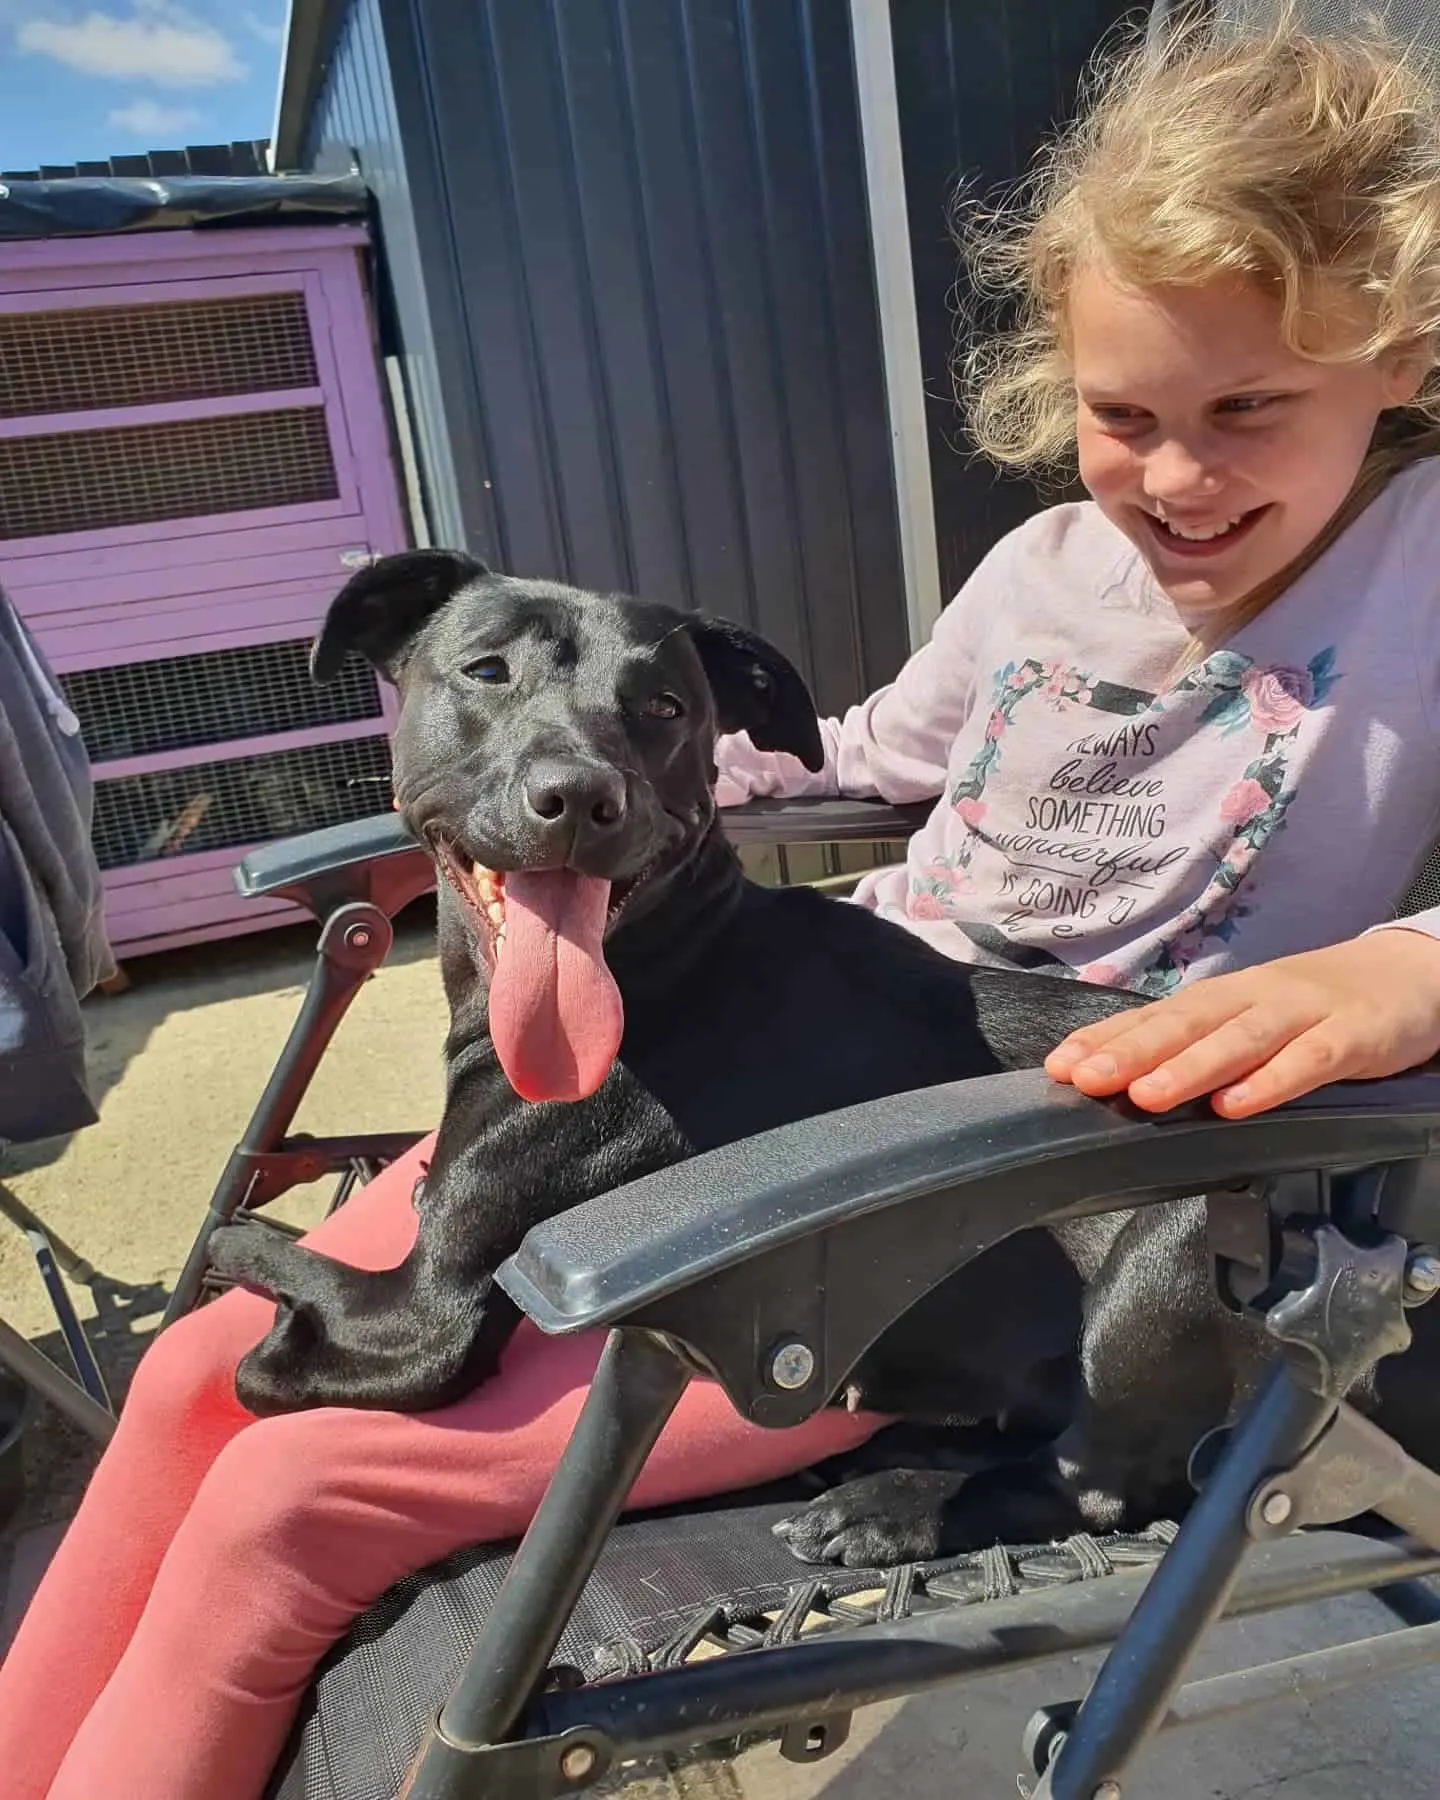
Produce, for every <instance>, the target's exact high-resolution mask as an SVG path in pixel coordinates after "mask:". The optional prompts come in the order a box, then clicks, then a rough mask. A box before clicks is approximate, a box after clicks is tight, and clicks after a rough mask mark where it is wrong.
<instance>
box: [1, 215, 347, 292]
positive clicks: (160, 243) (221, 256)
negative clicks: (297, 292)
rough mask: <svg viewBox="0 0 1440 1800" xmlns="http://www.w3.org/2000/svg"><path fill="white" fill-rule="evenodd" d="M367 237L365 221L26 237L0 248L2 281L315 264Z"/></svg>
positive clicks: (151, 276) (2, 282)
mask: <svg viewBox="0 0 1440 1800" xmlns="http://www.w3.org/2000/svg"><path fill="white" fill-rule="evenodd" d="M369 241H370V234H369V232H368V231H367V230H366V229H365V227H364V226H363V225H298V226H285V225H281V226H271V227H269V228H266V227H263V226H262V227H260V228H258V229H256V230H250V229H247V228H244V227H241V228H239V229H237V230H234V231H226V232H224V233H223V234H220V233H216V232H201V231H166V232H158V231H157V232H147V233H145V234H144V236H143V237H140V236H134V235H129V234H123V233H122V234H121V235H119V236H117V237H93V238H26V239H23V240H20V241H18V242H13V241H12V242H10V243H7V244H6V245H5V246H4V249H3V253H0V285H6V286H8V277H9V276H10V275H11V274H20V273H25V272H28V271H33V270H37V269H40V270H53V269H73V270H76V271H81V270H83V271H84V273H85V275H86V277H87V278H88V277H89V276H90V274H91V272H92V271H94V270H98V269H104V268H115V267H117V266H119V267H122V268H123V267H124V266H125V265H126V264H130V265H132V266H133V267H136V268H143V269H145V270H147V271H148V272H149V275H150V278H151V279H153V278H154V274H155V271H156V270H157V269H159V268H162V267H168V268H171V269H173V268H174V267H175V266H177V265H181V264H185V263H195V264H198V265H199V266H200V267H202V268H203V269H204V270H205V272H206V273H207V274H213V273H214V272H215V265H216V263H217V262H221V261H227V260H228V261H237V262H238V261H243V262H244V263H248V264H249V266H250V267H251V268H252V269H253V268H254V259H255V258H257V257H263V258H265V259H266V260H268V259H269V258H270V257H272V256H274V257H278V258H281V259H283V260H284V261H286V262H287V263H293V262H294V259H295V258H296V257H300V258H303V259H307V260H304V261H302V262H301V263H300V265H299V266H301V267H308V268H313V267H314V266H315V262H314V258H315V257H316V256H317V255H318V254H322V253H325V252H329V251H334V250H338V249H346V248H351V247H355V246H358V245H361V244H367V243H369Z"/></svg>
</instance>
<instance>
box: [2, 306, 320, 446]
mask: <svg viewBox="0 0 1440 1800" xmlns="http://www.w3.org/2000/svg"><path fill="white" fill-rule="evenodd" d="M318 381H319V375H318V372H317V369H316V363H315V346H314V344H313V343H312V342H311V338H310V321H309V318H308V315H307V313H306V307H305V296H304V294H303V293H300V292H298V291H297V292H294V293H280V294H251V295H244V296H241V297H239V298H237V299H233V300H180V301H157V302H154V303H153V304H146V305H141V306H103V307H98V306H97V307H78V308H73V309H67V310H66V311H63V312H48V313H47V312H36V313H6V314H0V418H6V419H14V418H23V417H25V416H26V415H37V414H44V413H61V412H89V411H94V410H98V409H100V408H102V407H108V406H148V405H157V404H162V403H164V402H167V401H176V400H200V399H206V398H211V397H213V396H216V395H224V394H247V393H256V394H264V393H270V392H272V391H274V390H275V389H278V388H304V387H314V386H316V385H317V383H318Z"/></svg>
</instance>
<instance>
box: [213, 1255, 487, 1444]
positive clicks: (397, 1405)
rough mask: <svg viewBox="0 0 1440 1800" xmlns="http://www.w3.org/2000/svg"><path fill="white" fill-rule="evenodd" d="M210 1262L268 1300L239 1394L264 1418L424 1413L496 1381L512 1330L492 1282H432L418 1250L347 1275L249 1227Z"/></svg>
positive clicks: (239, 1374) (346, 1269) (244, 1362)
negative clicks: (325, 1411) (331, 1410)
mask: <svg viewBox="0 0 1440 1800" xmlns="http://www.w3.org/2000/svg"><path fill="white" fill-rule="evenodd" d="M210 1260H211V1265H212V1267H213V1268H215V1269H216V1271H217V1272H218V1273H220V1274H222V1275H225V1276H227V1277H228V1278H229V1279H231V1280H233V1281H236V1282H239V1283H241V1284H242V1285H243V1286H246V1287H250V1288H255V1289H258V1290H259V1291H260V1292H262V1293H264V1294H267V1295H269V1296H270V1297H271V1298H272V1299H273V1300H274V1301H275V1322H274V1324H273V1325H272V1326H271V1327H270V1330H269V1331H268V1332H267V1333H266V1335H265V1336H264V1337H263V1338H262V1339H261V1341H260V1342H259V1343H258V1344H257V1345H256V1346H255V1347H254V1349H253V1350H250V1351H249V1352H247V1354H246V1355H245V1356H244V1357H243V1358H242V1359H241V1361H240V1365H239V1367H238V1369H237V1370H236V1378H235V1391H236V1394H237V1396H238V1397H239V1399H240V1401H241V1404H242V1405H244V1406H245V1407H247V1408H248V1409H249V1410H250V1411H251V1412H253V1413H256V1414H260V1415H262V1416H263V1415H266V1414H272V1413H282V1412H299V1411H302V1410H304V1409H306V1408H310V1407H318V1406H352V1407H369V1408H376V1409H385V1410H389V1411H394V1412H425V1411H430V1410H432V1409H433V1408H435V1407H438V1406H444V1405H447V1404H448V1403H449V1402H451V1401H453V1400H456V1399H458V1398H460V1396H461V1395H462V1394H465V1393H467V1392H468V1391H469V1390H470V1389H471V1388H473V1387H476V1386H478V1385H479V1384H480V1383H481V1382H482V1381H484V1380H485V1379H486V1378H487V1376H489V1375H491V1374H493V1373H494V1370H495V1367H496V1365H497V1364H498V1361H499V1357H500V1352H501V1350H502V1349H503V1348H504V1346H505V1343H506V1342H507V1341H508V1339H509V1337H510V1335H511V1333H512V1332H513V1331H514V1329H515V1326H516V1324H517V1322H518V1314H517V1313H516V1311H515V1309H514V1307H513V1306H512V1305H511V1303H510V1301H509V1300H507V1299H506V1297H505V1296H504V1294H502V1293H501V1292H500V1291H499V1290H498V1289H497V1288H496V1287H495V1285H494V1283H493V1281H492V1280H491V1279H490V1277H489V1276H488V1275H483V1274H479V1275H476V1276H474V1277H473V1278H472V1279H470V1280H468V1281H465V1282H463V1283H455V1282H445V1283H437V1282H436V1281H434V1280H433V1279H432V1278H431V1274H430V1270H429V1268H428V1266H427V1263H426V1261H425V1258H424V1256H423V1255H422V1254H421V1253H420V1251H419V1247H418V1246H417V1249H416V1250H415V1251H412V1253H411V1255H410V1256H409V1257H407V1258H406V1260H405V1261H404V1262H403V1263H401V1264H400V1265H399V1267H398V1268H394V1269H379V1270H370V1269H354V1268H351V1267H350V1266H349V1265H348V1264H345V1263H340V1262H336V1261H334V1260H333V1259H332V1258H330V1257H328V1256H324V1255H322V1254H320V1253H319V1252H318V1251H315V1250H310V1249H307V1248H306V1246H305V1245H303V1244H297V1243H296V1242H295V1241H294V1240H293V1239H292V1238H289V1237H286V1236H285V1235H284V1234H283V1233H281V1232H277V1231H274V1230H272V1229H271V1228H270V1227H268V1226H265V1225H260V1224H257V1223H254V1222H246V1223H244V1224H240V1225H231V1226H227V1227H225V1228H224V1229H222V1230H220V1231H217V1232H216V1233H215V1235H214V1237H213V1238H212V1239H211V1256H210Z"/></svg>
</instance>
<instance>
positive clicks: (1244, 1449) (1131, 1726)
mask: <svg viewBox="0 0 1440 1800" xmlns="http://www.w3.org/2000/svg"><path fill="white" fill-rule="evenodd" d="M1335 1411H1336V1402H1335V1401H1334V1400H1333V1399H1331V1398H1328V1397H1326V1396H1323V1395H1320V1394H1316V1393H1313V1392H1311V1391H1310V1390H1309V1389H1308V1388H1306V1387H1305V1386H1303V1385H1302V1384H1301V1382H1300V1381H1299V1380H1298V1379H1297V1378H1296V1375H1295V1373H1294V1371H1293V1369H1292V1367H1291V1365H1290V1362H1289V1360H1288V1359H1287V1358H1285V1357H1283V1356H1282V1357H1277V1358H1276V1360H1275V1362H1274V1363H1273V1364H1272V1365H1271V1368H1270V1371H1269V1373H1268V1374H1267V1376H1266V1378H1265V1381H1264V1383H1263V1385H1262V1386H1261V1388H1260V1391H1259V1392H1258V1393H1257V1394H1256V1396H1255V1398H1254V1399H1253V1400H1252V1401H1251V1403H1250V1405H1249V1407H1248V1408H1247V1409H1246V1411H1245V1413H1244V1414H1243V1415H1242V1417H1241V1418H1240V1420H1239V1421H1238V1423H1237V1424H1236V1426H1235V1428H1234V1430H1233V1431H1232V1432H1231V1433H1230V1435H1229V1438H1228V1441H1227V1443H1226V1446H1225V1449H1224V1451H1223V1453H1222V1454H1221V1456H1220V1458H1219V1460H1218V1462H1217V1463H1216V1465H1215V1467H1214V1469H1213V1471H1212V1472H1211V1473H1210V1475H1209V1477H1208V1478H1207V1480H1206V1482H1205V1485H1204V1487H1203V1488H1202V1489H1201V1491H1200V1495H1199V1498H1198V1499H1197V1500H1196V1502H1195V1504H1194V1506H1193V1507H1192V1508H1191V1509H1190V1511H1189V1513H1187V1515H1186V1517H1185V1522H1184V1524H1183V1525H1182V1526H1181V1528H1180V1532H1179V1535H1178V1536H1177V1537H1176V1539H1175V1542H1174V1543H1173V1544H1172V1545H1171V1546H1170V1549H1169V1550H1168V1551H1167V1552H1166V1554H1165V1559H1164V1561H1163V1562H1162V1563H1161V1564H1160V1567H1159V1568H1158V1569H1157V1570H1156V1571H1155V1574H1154V1575H1153V1576H1152V1577H1151V1579H1150V1582H1149V1585H1148V1586H1147V1587H1146V1589H1145V1592H1144V1593H1143V1594H1142V1595H1141V1597H1140V1599H1139V1601H1138V1603H1137V1604H1136V1607H1135V1611H1134V1612H1133V1613H1132V1614H1131V1616H1130V1619H1129V1621H1128V1622H1127V1624H1126V1626H1125V1629H1124V1630H1123V1631H1122V1632H1121V1634H1120V1636H1119V1638H1118V1639H1117V1640H1116V1643H1115V1646H1114V1648H1113V1649H1112V1650H1111V1652H1110V1654H1109V1656H1107V1657H1106V1659H1105V1662H1104V1665H1103V1666H1102V1668H1101V1669H1100V1672H1099V1674H1098V1675H1097V1676H1096V1677H1095V1680H1094V1683H1093V1685H1092V1686H1091V1689H1090V1692H1089V1694H1088V1695H1087V1696H1086V1698H1085V1703H1084V1705H1083V1706H1082V1707H1081V1709H1080V1712H1079V1715H1078V1716H1077V1718H1076V1720H1075V1722H1074V1725H1073V1727H1072V1728H1071V1730H1070V1732H1069V1734H1068V1735H1067V1737H1066V1739H1065V1742H1064V1746H1063V1748H1062V1749H1061V1751H1060V1753H1059V1755H1058V1756H1057V1757H1056V1758H1055V1760H1054V1761H1053V1762H1052V1763H1051V1764H1050V1767H1049V1768H1048V1769H1047V1770H1046V1772H1045V1774H1044V1775H1043V1776H1042V1777H1041V1780H1040V1783H1039V1786H1038V1787H1036V1789H1035V1792H1034V1800H1094V1797H1095V1796H1096V1795H1097V1794H1102V1795H1104V1796H1106V1800H1109V1797H1110V1796H1111V1795H1113V1796H1114V1800H1119V1796H1120V1788H1119V1777H1120V1776H1121V1775H1122V1774H1123V1773H1124V1771H1125V1769H1126V1767H1127V1765H1128V1764H1129V1762H1130V1759H1131V1758H1132V1757H1133V1756H1134V1754H1135V1752H1136V1751H1137V1750H1138V1749H1139V1748H1140V1746H1141V1745H1142V1744H1143V1743H1144V1742H1145V1740H1146V1739H1147V1738H1148V1737H1149V1736H1150V1735H1151V1733H1152V1732H1153V1731H1154V1730H1155V1729H1156V1727H1157V1726H1158V1725H1159V1723H1160V1721H1161V1719H1162V1718H1163V1717H1164V1714H1165V1709H1166V1707H1167V1705H1168V1704H1169V1701H1170V1697H1171V1695H1172V1694H1173V1693H1174V1692H1175V1690H1176V1688H1177V1687H1178V1686H1179V1684H1180V1680H1181V1677H1182V1675H1183V1673H1184V1670H1185V1665H1186V1663H1187V1662H1188V1661H1189V1659H1190V1657H1191V1656H1192V1655H1193V1654H1194V1651H1195V1648H1196V1645H1197V1644H1198V1642H1199V1640H1200V1637H1201V1634H1202V1633H1203V1632H1204V1631H1205V1630H1206V1629H1207V1628H1208V1627H1209V1626H1210V1625H1211V1624H1213V1623H1214V1621H1215V1620H1216V1618H1218V1617H1219V1615H1220V1612H1221V1610H1222V1609H1223V1607H1224V1605H1225V1600H1226V1597H1227V1596H1228V1594H1229V1592H1230V1589H1231V1588H1232V1587H1233V1585H1234V1583H1235V1579H1236V1576H1237V1575H1238V1574H1239V1572H1240V1565H1241V1562H1242V1561H1243V1559H1244V1556H1245V1552H1246V1550H1247V1549H1249V1548H1250V1546H1251V1545H1252V1544H1253V1542H1254V1540H1253V1538H1252V1537H1251V1536H1250V1533H1249V1531H1248V1529H1247V1517H1248V1513H1249V1507H1250V1501H1251V1497H1252V1496H1253V1495H1254V1493H1255V1490H1256V1488H1257V1487H1259V1486H1260V1484H1261V1483H1262V1482H1263V1481H1264V1480H1265V1478H1266V1477H1267V1476H1268V1475H1270V1474H1272V1473H1273V1472H1274V1471H1275V1470H1276V1469H1283V1468H1286V1467H1288V1466H1289V1464H1291V1463H1292V1462H1293V1461H1295V1459H1296V1458H1297V1457H1298V1456H1300V1455H1301V1454H1302V1453H1303V1452H1304V1451H1305V1450H1306V1449H1307V1448H1308V1447H1309V1445H1310V1444H1311V1443H1312V1442H1313V1441H1314V1439H1315V1438H1316V1437H1317V1436H1318V1434H1319V1433H1320V1432H1321V1431H1322V1430H1323V1429H1324V1427H1325V1425H1326V1424H1327V1423H1328V1421H1329V1420H1330V1419H1331V1418H1332V1417H1333V1415H1334V1413H1335Z"/></svg>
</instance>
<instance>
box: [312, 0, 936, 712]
mask: <svg viewBox="0 0 1440 1800" xmlns="http://www.w3.org/2000/svg"><path fill="white" fill-rule="evenodd" d="M327 140H328V141H329V142H330V143H331V144H332V147H333V145H334V144H336V143H345V142H349V143H352V144H354V146H355V148H356V149H357V151H358V153H359V157H360V161H361V166H362V168H363V170H364V172H365V174H366V175H367V176H368V177H369V179H370V181H371V183H372V185H373V186H374V187H375V188H376V192H377V199H378V203H379V213H380V218H381V223H382V229H383V231H384V234H385V250H386V258H387V262H388V263H389V265H390V269H391V280H392V283H393V286H394V303H395V315H396V319H397V323H398V329H399V335H400V337H401V339H402V341H403V344H404V349H405V352H406V356H407V360H408V363H409V365H410V366H409V380H410V386H411V393H412V397H413V403H414V406H415V410H416V413H417V425H418V426H419V429H420V431H421V433H422V434H424V436H425V440H426V441H425V442H424V443H422V446H421V449H422V458H423V460H424V462H425V465H426V469H427V475H428V479H429V482H430V484H431V485H432V486H433V487H434V488H435V489H436V493H435V497H434V499H433V500H432V510H433V512H434V515H435V520H436V529H437V535H439V536H442V537H443V536H452V537H453V536H454V533H455V529H456V528H457V527H458V528H459V529H460V530H461V531H462V532H463V534H464V536H465V538H466V541H467V542H468V543H469V544H470V546H471V547H472V548H473V549H475V550H477V551H478V552H479V553H481V554H485V553H487V552H488V553H489V554H490V555H491V556H492V557H493V558H494V560H495V561H496V562H497V563H499V564H500V565H501V566H504V567H507V568H510V569H514V570H517V571H524V572H533V573H544V574H552V575H557V576H561V577H565V578H569V579H573V580H576V581H580V582H583V583H585V584H587V585H592V586H600V587H606V586H616V587H623V588H629V589H633V590H635V591H637V592H639V593H642V594H649V595H654V596H656V597H663V598H669V599H675V600H679V601H681V602H683V603H687V604H691V605H696V606H702V607H706V608H709V609H711V610H714V611H716V612H721V613H724V614H727V615H729V616H731V617H735V618H740V619H744V620H747V621H749V622H751V623H754V624H756V625H758V626H759V627H760V628H761V629H763V630H764V631H766V632H767V633H768V634H769V635H770V636H772V637H773V638H774V639H775V640H776V641H777V642H779V643H780V644H782V645H784V646H785V647H786V648H787V649H789V650H791V651H792V652H793V653H795V654H797V655H798V656H800V658H801V659H802V661H803V662H804V664H805V665H806V667H807V669H808V671H809V673H810V674H811V676H812V679H813V680H814V681H815V683H816V686H817V689H818V692H819V695H820V697H821V700H822V703H824V704H826V705H829V706H838V705H842V704H844V703H845V702H847V701H849V700H851V699H853V698H855V697H856V696H857V695H858V694H860V693H861V692H863V691H864V690H865V689H866V688H867V687H868V686H870V685H872V684H873V683H875V682H877V681H879V680H881V679H883V678H885V677H887V676H888V675H889V674H891V673H892V672H893V671H894V669H895V667H896V666H897V665H898V663H899V662H900V660H901V659H902V658H903V656H904V654H905V650H906V642H905V607H904V597H903V590H902V578H901V571H900V562H899V550H898V540H897V531H896V523H895V516H894V498H893V493H892V481H891V473H890V461H889V434H888V423H887V417H886V411H885V404H884V388H883V375H882V365H881V358H880V349H879V340H878V325H877V320H876V316H875V305H874V297H873V285H872V276H871V267H870V247H869V228H868V220H867V214H866V198H865V185H864V173H863V164H862V158H861V149H860V139H859V127H858V121H857V115H856V103H855V93H854V73H853V69H852V66H851V49H850V38H849V14H848V8H847V7H846V6H845V5H844V4H843V3H840V0H425V4H424V5H423V6H422V5H420V4H418V0H408V3H407V0H353V3H352V6H351V9H350V11H349V14H348V16H347V18H346V21H345V24H344V27H343V31H342V34H341V36H340V38H339V40H338V42H337V44H336V47H335V51H334V55H333V58H332V63H331V68H330V72H329V75H328V78H327V81H326V85H325V88H324V91H323V94H322V98H321V102H320V105H319V107H318V108H317V115H316V123H315V127H314V130H313V131H312V133H311V142H312V149H313V152H314V153H316V154H318V152H319V150H320V147H321V144H322V142H324V141H327ZM401 143H403V154H402V152H401V150H400V148H399V146H400V144H401ZM427 209H428V212H427ZM422 272H423V286H422ZM447 309H448V318H447V317H446V313H447ZM442 417H443V420H444V424H443V425H441V424H440V423H438V422H437V421H439V420H440V419H441V418H442ZM442 437H447V438H448V440H449V447H450V458H449V461H450V469H449V472H448V475H447V473H446V471H445V468H444V462H445V458H444V456H443V454H442V450H441V446H440V439H441V438H442ZM427 445H428V447H427ZM447 487H448V489H449V494H450V498H449V499H448V500H447V497H446V489H447Z"/></svg>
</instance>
